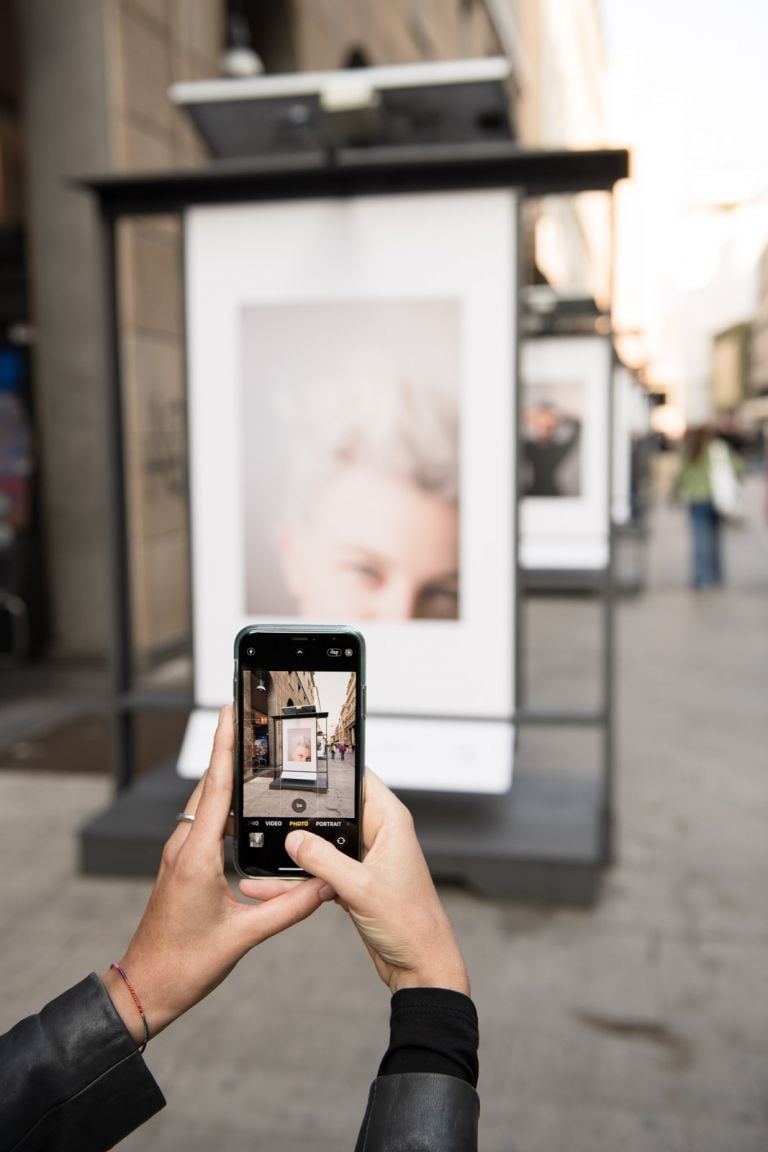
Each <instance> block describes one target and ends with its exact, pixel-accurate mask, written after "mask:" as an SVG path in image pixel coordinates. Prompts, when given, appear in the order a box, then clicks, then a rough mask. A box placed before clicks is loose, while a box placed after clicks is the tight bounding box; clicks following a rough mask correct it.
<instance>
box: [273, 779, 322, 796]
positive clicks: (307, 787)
mask: <svg viewBox="0 0 768 1152" xmlns="http://www.w3.org/2000/svg"><path fill="white" fill-rule="evenodd" d="M286 788H290V790H291V791H292V792H295V791H297V790H298V791H299V792H319V793H325V792H327V791H328V778H327V777H326V781H325V784H317V783H315V782H314V781H311V780H302V779H301V778H300V777H298V776H278V778H277V780H273V781H272V783H271V784H270V786H269V790H270V792H284V791H285V789H286Z"/></svg>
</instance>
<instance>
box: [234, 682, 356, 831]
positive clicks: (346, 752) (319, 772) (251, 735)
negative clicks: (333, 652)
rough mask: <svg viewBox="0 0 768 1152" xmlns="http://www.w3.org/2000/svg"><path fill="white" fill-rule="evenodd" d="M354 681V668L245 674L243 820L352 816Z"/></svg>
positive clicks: (354, 726) (345, 817) (353, 812)
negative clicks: (347, 669)
mask: <svg viewBox="0 0 768 1152" xmlns="http://www.w3.org/2000/svg"><path fill="white" fill-rule="evenodd" d="M356 686H357V677H356V674H355V673H354V672H310V671H280V672H270V671H268V670H267V669H259V668H256V669H252V670H250V671H247V672H245V673H244V679H243V715H244V724H243V761H242V762H243V816H244V817H245V818H246V819H256V818H261V817H266V818H270V817H274V818H277V817H290V818H294V819H295V818H296V817H297V816H301V817H304V818H306V819H351V818H353V817H354V815H355V762H356V761H355V750H356V745H357V731H356ZM252 846H257V845H252Z"/></svg>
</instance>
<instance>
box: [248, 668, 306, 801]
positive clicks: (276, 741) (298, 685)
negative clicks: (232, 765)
mask: <svg viewBox="0 0 768 1152" xmlns="http://www.w3.org/2000/svg"><path fill="white" fill-rule="evenodd" d="M243 705H244V716H245V724H244V726H243V733H244V757H243V760H244V778H245V779H246V780H250V779H251V778H252V777H253V776H256V775H260V774H269V775H271V773H272V771H273V769H274V768H275V766H276V765H277V764H278V763H280V761H281V749H280V732H279V725H275V724H274V722H273V719H272V718H273V717H274V716H282V715H283V710H284V709H285V708H314V709H315V710H319V705H320V698H319V695H318V691H317V685H316V684H315V677H314V673H313V672H303V671H293V672H268V671H267V670H266V669H259V668H256V669H254V670H253V671H252V672H250V673H248V674H247V675H246V676H245V681H244V684H243ZM265 737H266V743H265V742H264V741H265ZM265 752H266V755H265V754H264V753H265Z"/></svg>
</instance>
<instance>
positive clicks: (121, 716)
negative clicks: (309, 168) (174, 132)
mask: <svg viewBox="0 0 768 1152" xmlns="http://www.w3.org/2000/svg"><path fill="white" fill-rule="evenodd" d="M99 226H100V229H99V231H100V236H99V239H100V247H101V276H102V283H101V298H102V301H103V307H104V321H103V322H104V388H105V398H106V414H107V450H108V457H109V458H108V461H107V478H108V487H109V504H108V508H109V536H110V541H109V542H110V550H109V554H110V582H109V587H110V589H111V600H112V603H111V612H112V627H111V632H112V643H111V646H110V680H111V687H112V694H111V727H112V733H111V738H112V777H113V780H114V782H115V790H116V791H117V792H120V791H123V790H124V789H126V788H128V787H129V786H130V784H131V780H132V779H133V764H134V751H135V749H134V743H135V741H134V714H133V710H132V709H126V708H124V707H122V703H121V702H122V700H123V698H124V696H125V694H126V693H127V692H128V690H129V689H130V686H131V615H130V566H129V555H128V530H127V527H128V526H127V509H126V492H125V442H124V427H123V402H122V383H121V357H120V323H119V299H118V292H119V288H118V267H117V264H118V257H117V216H116V215H115V214H114V213H113V212H111V211H110V210H109V209H108V208H107V207H105V206H104V204H103V203H101V204H100V212H99Z"/></svg>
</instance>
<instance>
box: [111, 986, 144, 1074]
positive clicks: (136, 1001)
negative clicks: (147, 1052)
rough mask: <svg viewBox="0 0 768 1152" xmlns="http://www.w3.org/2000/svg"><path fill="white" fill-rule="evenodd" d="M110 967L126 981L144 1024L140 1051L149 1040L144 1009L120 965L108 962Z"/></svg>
mask: <svg viewBox="0 0 768 1152" xmlns="http://www.w3.org/2000/svg"><path fill="white" fill-rule="evenodd" d="M110 968H114V970H115V972H119V973H120V975H121V976H122V978H123V980H124V981H125V983H126V987H127V988H128V991H129V992H130V994H131V996H132V997H133V1002H134V1004H135V1005H136V1007H137V1008H138V1010H139V1016H141V1022H142V1024H143V1025H144V1042H143V1044H142V1045H141V1047H140V1048H139V1052H140V1053H141V1052H143V1051H144V1049H145V1048H146V1047H147V1043H148V1041H149V1024H148V1023H147V1017H146V1015H145V1014H144V1009H143V1008H142V1006H141V1001H140V1000H139V998H138V996H137V995H136V992H135V991H134V987H133V984H131V982H130V980H129V979H128V977H127V976H126V974H125V972H124V971H123V969H122V968H121V967H120V965H119V964H110Z"/></svg>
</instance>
